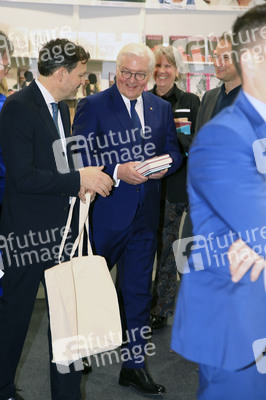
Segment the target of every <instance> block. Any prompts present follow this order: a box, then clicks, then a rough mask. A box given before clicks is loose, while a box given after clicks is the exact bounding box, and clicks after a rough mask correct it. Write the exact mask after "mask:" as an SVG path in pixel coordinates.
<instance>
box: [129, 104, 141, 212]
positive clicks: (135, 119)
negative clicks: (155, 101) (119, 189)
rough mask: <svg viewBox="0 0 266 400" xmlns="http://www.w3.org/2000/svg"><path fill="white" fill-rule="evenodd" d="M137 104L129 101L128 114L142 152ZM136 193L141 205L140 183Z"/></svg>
mask: <svg viewBox="0 0 266 400" xmlns="http://www.w3.org/2000/svg"><path fill="white" fill-rule="evenodd" d="M136 103H137V100H130V112H131V119H132V125H133V127H134V128H138V130H135V137H136V140H137V141H138V145H140V146H141V152H142V151H143V142H142V136H141V130H142V126H141V122H140V119H139V116H138V113H137V111H136V109H135V105H136ZM138 191H139V203H140V204H143V203H144V198H145V189H144V184H143V183H142V184H141V185H138Z"/></svg>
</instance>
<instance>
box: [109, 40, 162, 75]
mask: <svg viewBox="0 0 266 400" xmlns="http://www.w3.org/2000/svg"><path fill="white" fill-rule="evenodd" d="M124 55H134V56H137V57H145V56H146V57H148V59H149V65H148V68H149V73H151V72H152V71H153V69H154V66H155V58H154V54H153V52H152V51H151V49H150V48H149V47H148V46H146V45H145V44H142V43H138V44H137V43H129V44H127V45H126V46H124V47H122V49H121V50H120V51H119V53H118V55H117V59H116V63H117V65H118V66H120V65H121V59H122V57H123V56H124Z"/></svg>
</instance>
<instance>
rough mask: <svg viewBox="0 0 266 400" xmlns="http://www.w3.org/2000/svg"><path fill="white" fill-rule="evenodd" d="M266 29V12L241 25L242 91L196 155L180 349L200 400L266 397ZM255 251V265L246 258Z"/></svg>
mask: <svg viewBox="0 0 266 400" xmlns="http://www.w3.org/2000/svg"><path fill="white" fill-rule="evenodd" d="M265 21H266V4H264V5H261V6H257V7H254V8H252V9H250V10H249V11H248V12H247V13H245V14H244V15H242V16H240V17H238V18H237V20H236V22H235V23H234V25H233V35H232V55H233V61H234V64H235V67H236V70H237V71H238V73H239V75H240V76H241V78H242V89H241V90H240V92H239V95H238V97H237V99H236V100H235V102H234V104H233V105H232V106H230V107H226V108H225V109H224V110H223V111H221V112H220V113H219V114H218V115H217V116H216V117H215V118H213V119H212V120H211V121H210V122H209V123H207V124H206V125H204V126H203V127H202V129H201V130H200V131H199V132H198V134H197V136H196V139H195V140H194V143H193V144H192V147H191V149H190V154H189V162H188V192H189V200H190V208H191V218H192V223H193V233H194V237H193V238H191V240H192V241H193V245H192V251H191V255H190V257H189V258H188V259H187V258H186V251H187V249H188V248H189V247H190V246H191V242H190V241H189V240H188V239H184V240H183V242H181V244H180V246H181V248H182V257H183V261H184V263H185V265H186V273H184V274H183V278H182V280H181V286H180V290H179V296H178V301H177V308H176V314H175V320H174V325H173V336H172V344H171V347H172V349H173V350H174V351H176V352H178V353H179V354H181V355H183V356H184V357H186V358H188V359H189V360H192V361H194V362H196V363H198V364H199V389H198V399H199V400H214V399H215V400H225V399H226V400H229V399H230V400H251V399H252V400H261V399H264V398H265V393H266V379H265V372H266V369H265V342H266V338H265V332H266V313H265V300H266V279H265V267H266V263H265V251H266V247H265V221H266V207H265V199H266V180H265V171H266V162H265V155H264V154H265V142H266V82H265V79H264V75H265V68H266V54H265ZM237 239H238V240H237ZM239 239H242V242H241V241H240V244H239ZM234 242H235V243H234ZM243 242H246V244H245V246H244V245H243ZM246 247H248V248H249V249H250V253H251V256H250V255H249V253H248V252H247V253H246V257H243V254H242V255H241V253H243V252H245V251H246ZM234 249H235V251H234ZM228 252H230V254H229V255H230V259H229V258H228ZM232 252H235V255H234V257H232ZM239 253H240V255H239ZM254 253H255V256H254ZM244 254H245V253H244ZM238 256H239V259H238V260H237V259H236V260H234V258H237V257H238ZM250 257H252V258H251V259H250ZM239 260H240V262H238V261H239ZM250 271H251V272H250ZM262 271H264V274H263V273H261V272H262ZM249 272H250V273H249ZM263 275H264V276H263Z"/></svg>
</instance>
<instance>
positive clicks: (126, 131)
mask: <svg viewBox="0 0 266 400" xmlns="http://www.w3.org/2000/svg"><path fill="white" fill-rule="evenodd" d="M142 96H143V104H144V120H145V126H146V127H147V128H146V134H145V137H146V139H144V140H143V146H144V155H143V154H141V153H140V151H139V145H138V143H137V141H136V140H135V139H134V136H132V129H133V125H132V121H131V118H130V116H129V113H128V111H127V108H126V106H125V103H124V101H123V99H122V96H121V95H120V93H119V91H118V89H117V86H116V85H113V86H112V87H111V88H109V89H106V90H105V91H103V92H100V93H97V94H94V95H93V96H88V97H86V98H85V99H83V100H81V101H80V103H79V105H78V109H77V112H76V116H75V120H74V126H73V133H74V135H83V136H85V138H86V139H87V143H88V149H89V152H88V154H87V161H86V163H87V164H88V165H97V163H98V165H104V166H105V172H106V173H108V174H109V175H110V176H113V173H114V169H115V166H116V165H117V164H118V163H125V162H128V161H142V160H143V159H144V158H150V157H153V156H155V155H161V154H166V153H169V154H170V155H171V157H172V159H173V163H172V167H171V168H170V169H169V172H168V173H170V172H174V171H175V170H176V169H177V168H178V167H179V165H180V164H181V161H182V156H181V154H180V152H179V148H178V142H177V135H176V130H175V125H174V121H173V115H172V111H171V106H170V104H169V103H168V102H166V101H164V100H162V99H159V98H157V97H156V96H154V95H153V94H151V93H148V92H144V93H143V95H142ZM144 186H145V198H144V208H145V218H146V224H147V226H149V227H151V228H153V229H156V228H157V224H158V218H159V212H160V209H159V203H160V180H152V179H151V180H148V181H147V182H146V183H145V184H144ZM138 191H139V187H138V186H135V185H130V184H127V183H126V182H123V181H121V182H120V184H119V186H118V187H116V188H114V189H113V191H112V193H111V195H110V196H109V197H108V198H103V197H101V196H98V198H97V199H96V201H95V202H94V204H93V213H92V215H93V222H94V223H96V224H97V227H98V228H99V227H104V228H107V229H111V230H112V229H114V230H123V229H126V228H127V227H128V226H129V225H130V223H131V222H132V220H133V218H134V216H135V213H136V210H137V207H138V201H139V192H138Z"/></svg>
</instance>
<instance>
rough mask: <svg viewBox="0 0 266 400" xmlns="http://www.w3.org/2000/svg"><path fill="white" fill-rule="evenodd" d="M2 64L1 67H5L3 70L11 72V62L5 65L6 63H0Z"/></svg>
mask: <svg viewBox="0 0 266 400" xmlns="http://www.w3.org/2000/svg"><path fill="white" fill-rule="evenodd" d="M0 65H1V67H4V68H3V70H4V71H5V72H6V73H7V72H9V71H10V70H11V65H9V64H7V65H5V64H2V63H0Z"/></svg>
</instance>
